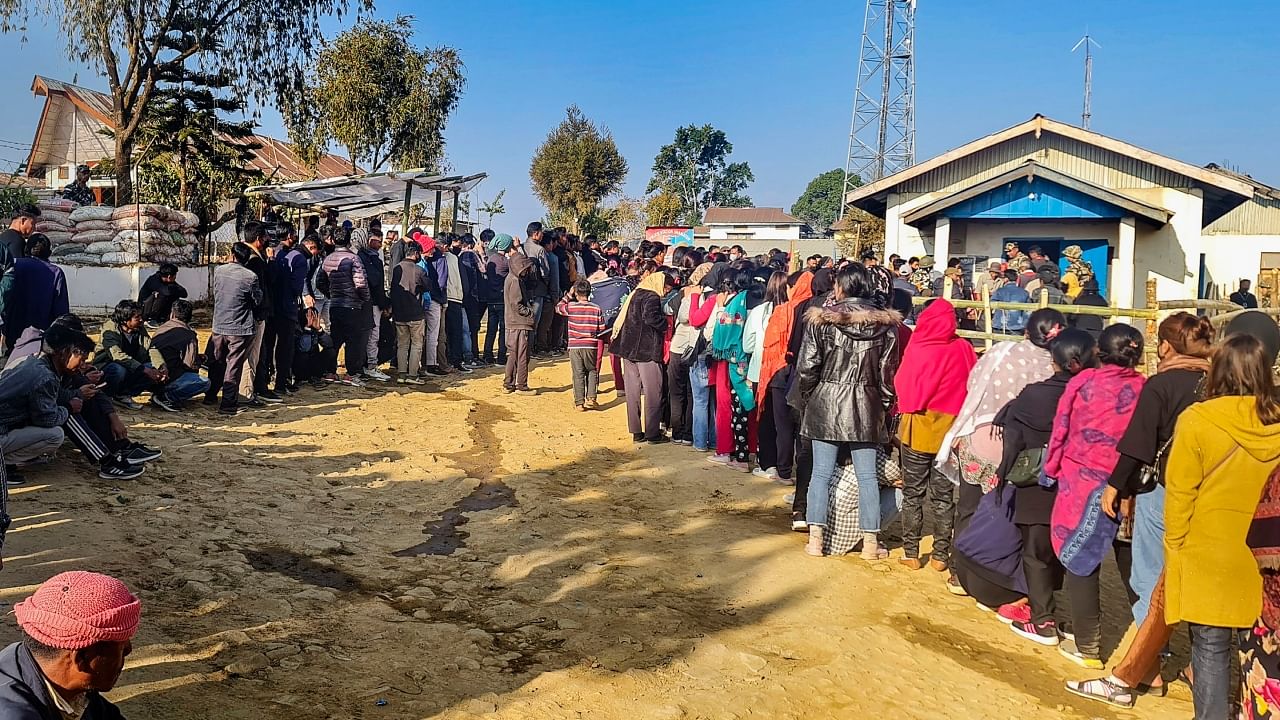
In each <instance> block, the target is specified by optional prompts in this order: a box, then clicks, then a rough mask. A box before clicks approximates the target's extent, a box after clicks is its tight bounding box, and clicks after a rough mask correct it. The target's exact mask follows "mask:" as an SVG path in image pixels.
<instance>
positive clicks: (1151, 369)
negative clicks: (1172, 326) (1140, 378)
mask: <svg viewBox="0 0 1280 720" xmlns="http://www.w3.org/2000/svg"><path fill="white" fill-rule="evenodd" d="M1159 307H1160V301H1159V300H1158V299H1157V295H1156V280H1155V278H1148V279H1147V309H1148V310H1151V311H1152V314H1151V315H1150V316H1148V317H1147V340H1146V344H1147V347H1149V348H1155V347H1156V346H1157V345H1158V344H1159V342H1160V341H1159V338H1158V337H1157V333H1158V332H1159V328H1160V320H1159V318H1157V317H1156V315H1155V310H1156V309H1157V308H1159ZM1155 358H1156V355H1155V354H1148V355H1147V374H1148V375H1154V374H1155V372H1156V363H1155Z"/></svg>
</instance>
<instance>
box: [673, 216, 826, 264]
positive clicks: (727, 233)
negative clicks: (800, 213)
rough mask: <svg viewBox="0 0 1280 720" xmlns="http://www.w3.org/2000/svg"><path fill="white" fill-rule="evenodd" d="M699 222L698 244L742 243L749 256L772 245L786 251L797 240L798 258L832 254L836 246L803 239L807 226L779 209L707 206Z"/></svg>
mask: <svg viewBox="0 0 1280 720" xmlns="http://www.w3.org/2000/svg"><path fill="white" fill-rule="evenodd" d="M702 222H703V224H702V225H701V226H699V227H697V228H695V229H694V235H695V240H696V241H697V243H698V244H699V245H708V246H709V245H718V246H720V247H724V246H732V245H741V246H742V249H743V250H744V251H746V253H747V254H748V255H757V254H763V253H766V252H768V251H769V250H771V249H773V248H777V249H779V250H783V251H788V250H789V248H790V247H791V243H792V242H795V243H796V252H798V253H800V256H801V257H806V256H808V255H814V254H819V255H831V254H832V253H833V250H834V248H835V243H834V242H833V241H832V240H827V239H819V240H802V239H801V234H802V233H804V234H807V233H808V231H809V228H808V226H807V225H805V223H804V221H803V220H799V219H797V218H794V217H792V216H791V215H788V214H787V213H785V212H783V211H782V208H768V207H762V208H756V207H750V208H730V207H713V208H707V212H706V214H705V215H704V216H703V218H702Z"/></svg>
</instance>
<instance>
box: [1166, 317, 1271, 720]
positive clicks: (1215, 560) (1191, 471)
mask: <svg viewBox="0 0 1280 720" xmlns="http://www.w3.org/2000/svg"><path fill="white" fill-rule="evenodd" d="M1271 364H1272V363H1271V362H1269V361H1268V353H1267V351H1266V350H1265V349H1264V347H1263V345H1262V343H1261V342H1260V341H1259V340H1258V339H1257V338H1256V337H1254V336H1252V335H1245V334H1237V335H1232V336H1230V337H1228V338H1227V340H1226V341H1225V342H1224V343H1223V344H1222V346H1221V347H1219V348H1218V350H1217V352H1216V353H1215V354H1214V357H1213V362H1212V366H1211V367H1210V370H1209V376H1208V379H1207V384H1206V387H1205V394H1206V397H1207V398H1208V399H1207V400H1205V401H1204V402H1202V403H1199V404H1197V405H1192V406H1191V407H1190V408H1188V409H1187V410H1186V411H1184V412H1183V413H1182V415H1181V417H1179V418H1178V425H1177V429H1176V430H1175V431H1174V435H1173V443H1172V446H1171V448H1170V450H1169V466H1168V470H1167V472H1166V475H1165V492H1166V496H1165V620H1166V622H1168V623H1169V624H1170V625H1172V624H1174V623H1177V622H1186V623H1187V624H1188V626H1189V627H1190V630H1191V668H1192V670H1193V682H1194V684H1193V686H1192V697H1193V699H1194V701H1195V711H1196V714H1195V717H1196V719H1197V720H1209V719H1212V720H1226V718H1227V716H1228V713H1229V707H1230V665H1231V657H1230V651H1231V636H1232V634H1233V633H1234V632H1235V631H1236V630H1237V629H1240V628H1247V627H1249V626H1251V625H1252V624H1253V621H1254V620H1255V619H1257V617H1258V612H1259V611H1260V610H1261V605H1262V580H1261V577H1260V576H1259V574H1258V566H1257V563H1256V562H1255V561H1254V559H1253V555H1252V553H1251V552H1250V550H1249V547H1248V545H1246V543H1245V536H1246V534H1247V533H1248V531H1249V524H1250V522H1251V520H1252V519H1253V512H1254V510H1255V509H1256V508H1257V506H1258V497H1259V495H1260V494H1261V492H1262V486H1263V484H1264V483H1265V482H1266V479H1267V476H1268V475H1270V474H1271V471H1272V470H1273V469H1274V468H1275V466H1276V463H1278V462H1280V400H1277V397H1276V386H1275V381H1274V379H1273V377H1272V370H1271Z"/></svg>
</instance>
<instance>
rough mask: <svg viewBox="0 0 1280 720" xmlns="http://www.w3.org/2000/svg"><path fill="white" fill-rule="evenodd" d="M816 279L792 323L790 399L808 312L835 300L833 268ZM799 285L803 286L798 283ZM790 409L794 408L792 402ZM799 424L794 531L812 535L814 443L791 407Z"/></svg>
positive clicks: (820, 272) (788, 355)
mask: <svg viewBox="0 0 1280 720" xmlns="http://www.w3.org/2000/svg"><path fill="white" fill-rule="evenodd" d="M806 272H807V273H809V274H810V275H811V276H812V278H813V279H812V280H810V281H809V297H808V298H806V299H805V300H803V301H802V302H799V303H788V304H794V305H795V308H794V310H793V312H794V315H793V317H792V320H791V335H790V337H788V338H787V347H786V358H787V365H788V369H789V371H790V372H789V376H790V377H788V379H787V385H786V390H785V393H786V395H787V396H788V398H789V397H790V394H791V390H792V389H793V388H794V387H795V381H796V373H795V366H796V358H797V357H798V356H799V354H800V345H801V344H802V343H803V342H804V333H805V329H806V328H808V327H809V320H808V317H807V315H806V313H808V312H809V310H810V309H812V308H821V307H823V306H824V305H826V303H827V301H828V300H830V299H831V292H832V287H833V285H834V278H835V274H834V273H832V272H831V270H830V269H829V268H821V269H818V270H816V271H813V272H809V271H806ZM796 284H797V286H798V285H799V284H800V283H796ZM787 404H788V407H791V404H790V400H788V403H787ZM791 410H792V413H793V417H794V420H795V425H796V452H795V474H796V492H795V496H794V497H792V499H791V529H792V530H796V531H798V532H808V531H809V523H808V522H806V521H805V515H806V513H807V508H808V506H809V478H810V476H811V475H812V474H813V440H812V439H811V438H808V437H805V436H804V434H803V433H802V432H800V428H799V425H800V418H799V414H798V413H796V412H795V409H794V408H791Z"/></svg>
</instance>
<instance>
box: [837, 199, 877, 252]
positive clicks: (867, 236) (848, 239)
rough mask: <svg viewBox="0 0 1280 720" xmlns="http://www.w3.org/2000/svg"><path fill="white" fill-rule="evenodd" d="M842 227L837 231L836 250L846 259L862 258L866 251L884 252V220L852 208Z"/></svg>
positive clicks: (846, 213) (842, 221) (848, 211)
mask: <svg viewBox="0 0 1280 720" xmlns="http://www.w3.org/2000/svg"><path fill="white" fill-rule="evenodd" d="M840 225H841V227H842V229H840V230H837V231H836V237H835V240H836V249H837V250H839V251H840V253H841V254H842V255H843V256H844V257H848V258H856V257H860V256H861V255H862V252H863V251H864V250H875V251H876V252H883V251H884V229H885V228H884V218H878V217H876V216H875V215H872V214H871V213H869V212H867V211H865V210H863V209H862V208H856V207H851V208H849V209H848V210H847V211H846V212H845V214H844V219H842V220H841V221H840Z"/></svg>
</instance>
